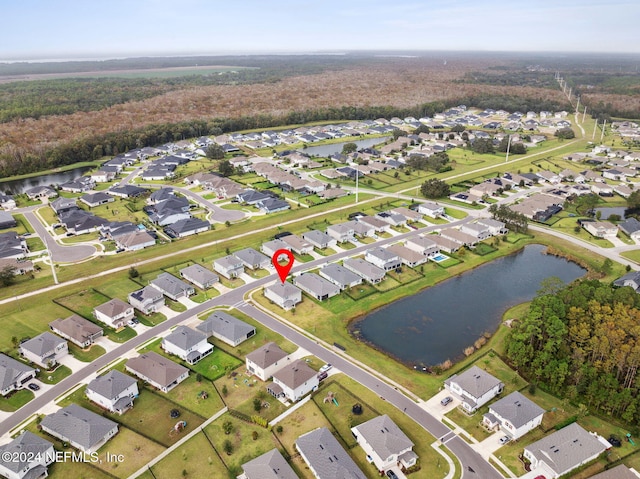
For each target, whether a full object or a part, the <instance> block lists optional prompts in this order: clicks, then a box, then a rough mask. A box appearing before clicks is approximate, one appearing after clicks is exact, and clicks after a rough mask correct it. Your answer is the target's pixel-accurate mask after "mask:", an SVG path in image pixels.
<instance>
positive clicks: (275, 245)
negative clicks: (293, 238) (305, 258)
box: [260, 239, 313, 261]
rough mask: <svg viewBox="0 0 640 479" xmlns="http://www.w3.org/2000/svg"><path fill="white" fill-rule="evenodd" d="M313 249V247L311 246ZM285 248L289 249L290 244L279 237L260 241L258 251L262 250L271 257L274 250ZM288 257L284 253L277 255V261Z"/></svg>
mask: <svg viewBox="0 0 640 479" xmlns="http://www.w3.org/2000/svg"><path fill="white" fill-rule="evenodd" d="M311 248H312V249H313V247H311ZM281 249H286V250H287V251H291V246H289V244H288V243H285V242H284V241H283V240H281V239H274V240H271V241H266V242H265V243H262V245H261V246H260V251H262V252H263V253H264V254H265V255H267V257H268V258H272V257H273V255H274V254H275V252H276V251H278V250H281ZM287 258H288V257H287V256H285V255H282V254H281V255H280V256H279V257H278V261H280V260H286V259H287Z"/></svg>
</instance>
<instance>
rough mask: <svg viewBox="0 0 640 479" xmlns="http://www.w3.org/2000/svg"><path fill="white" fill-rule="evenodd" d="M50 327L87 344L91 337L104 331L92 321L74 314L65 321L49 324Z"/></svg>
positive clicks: (58, 320)
mask: <svg viewBox="0 0 640 479" xmlns="http://www.w3.org/2000/svg"><path fill="white" fill-rule="evenodd" d="M49 327H51V328H55V329H57V330H58V331H60V332H61V333H64V334H66V335H67V336H69V337H70V338H73V339H75V340H76V341H80V342H85V341H86V340H87V339H88V338H89V337H90V336H93V335H94V334H97V333H99V332H100V331H102V328H101V327H100V326H98V325H97V324H94V323H92V322H91V321H89V320H87V319H84V318H83V317H81V316H78V315H77V314H73V315H71V316H69V317H68V318H65V319H60V318H58V319H56V320H54V321H51V322H50V323H49Z"/></svg>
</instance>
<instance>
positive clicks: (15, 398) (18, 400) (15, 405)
mask: <svg viewBox="0 0 640 479" xmlns="http://www.w3.org/2000/svg"><path fill="white" fill-rule="evenodd" d="M34 397H35V396H34V394H33V393H32V392H31V391H30V390H28V389H20V390H18V391H14V392H12V393H11V394H10V395H9V396H8V397H5V396H2V397H0V411H6V412H13V411H17V410H18V409H20V408H21V407H22V406H24V405H25V404H27V403H28V402H29V401H31V400H32V399H33V398H34Z"/></svg>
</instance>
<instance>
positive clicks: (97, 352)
mask: <svg viewBox="0 0 640 479" xmlns="http://www.w3.org/2000/svg"><path fill="white" fill-rule="evenodd" d="M67 344H68V345H69V354H71V355H72V356H73V357H74V358H76V359H77V360H78V361H82V362H85V363H90V362H91V361H93V360H94V359H97V358H99V357H100V356H102V355H103V354H104V353H106V351H105V350H104V348H103V347H102V346H99V345H97V344H92V345H91V346H89V347H88V348H87V349H82V348H81V347H80V346H77V345H75V344H73V343H72V342H71V341H69V342H68V343H67Z"/></svg>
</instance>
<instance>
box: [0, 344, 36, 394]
mask: <svg viewBox="0 0 640 479" xmlns="http://www.w3.org/2000/svg"><path fill="white" fill-rule="evenodd" d="M37 372H38V371H37V369H33V368H32V367H29V366H27V365H26V364H24V363H22V362H20V361H17V360H15V359H13V358H11V357H9V356H7V355H6V354H2V353H0V394H1V395H2V396H6V395H7V394H9V393H10V392H11V391H15V390H17V389H22V388H23V387H24V385H25V384H27V383H28V382H29V381H31V380H32V379H33V378H35V377H36V373H37Z"/></svg>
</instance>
